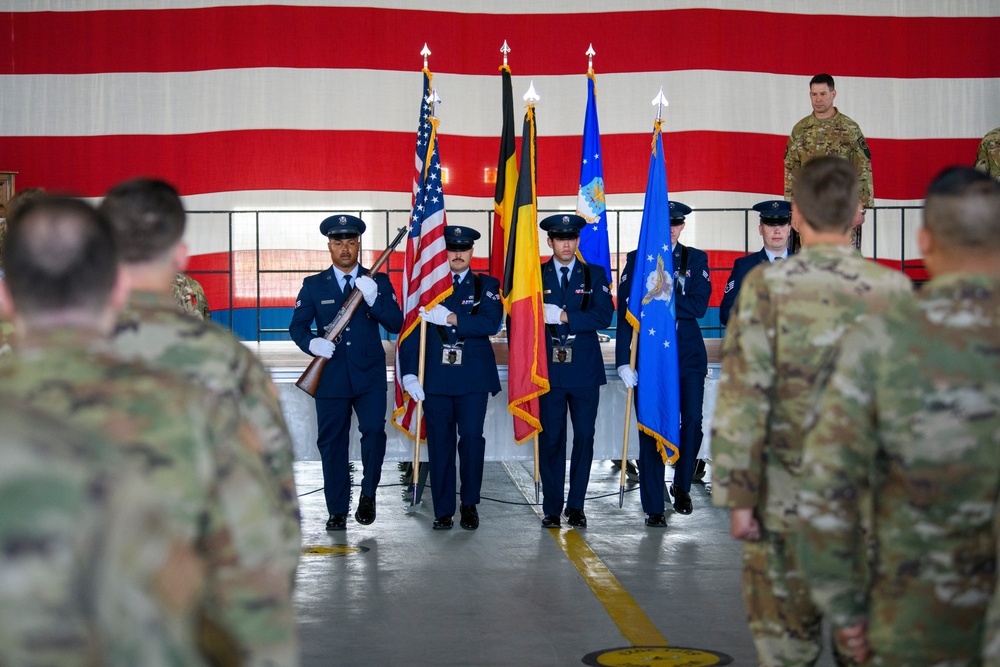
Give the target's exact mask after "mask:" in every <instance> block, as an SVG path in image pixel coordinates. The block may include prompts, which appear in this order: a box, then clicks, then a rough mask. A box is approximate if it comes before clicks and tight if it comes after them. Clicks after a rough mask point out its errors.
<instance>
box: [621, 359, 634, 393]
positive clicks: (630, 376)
mask: <svg viewBox="0 0 1000 667" xmlns="http://www.w3.org/2000/svg"><path fill="white" fill-rule="evenodd" d="M618 377H620V378H621V379H622V382H624V383H625V386H626V387H628V388H629V389H634V388H635V386H636V385H637V384H639V374H638V373H636V372H635V371H634V370H632V367H631V366H629V365H628V364H622V365H621V366H619V367H618Z"/></svg>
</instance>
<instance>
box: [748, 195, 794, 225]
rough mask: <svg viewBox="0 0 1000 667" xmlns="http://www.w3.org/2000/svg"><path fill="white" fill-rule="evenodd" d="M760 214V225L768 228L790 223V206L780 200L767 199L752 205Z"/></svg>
mask: <svg viewBox="0 0 1000 667" xmlns="http://www.w3.org/2000/svg"><path fill="white" fill-rule="evenodd" d="M753 210H755V211H757V212H758V213H760V224H762V225H768V226H770V227H778V226H780V225H787V224H788V223H790V222H791V221H792V205H791V203H789V202H787V201H784V200H782V199H769V200H767V201H762V202H760V203H759V204H754V205H753Z"/></svg>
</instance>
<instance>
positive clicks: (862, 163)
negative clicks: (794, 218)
mask: <svg viewBox="0 0 1000 667" xmlns="http://www.w3.org/2000/svg"><path fill="white" fill-rule="evenodd" d="M835 99H837V91H836V90H835V89H834V82H833V77H832V76H830V75H829V74H817V75H816V76H814V77H813V78H812V79H810V80H809V100H810V101H811V103H812V108H813V112H812V113H811V114H809V115H808V116H806V117H805V118H803V119H802V120H800V121H799V122H798V123H796V124H795V127H793V128H792V134H791V135H790V136H789V137H788V143H787V145H786V146H785V200H786V201H792V189H793V186H794V184H795V179H796V178H798V175H799V172H800V171H802V167H803V166H804V165H805V164H806V163H807V162H809V160H811V159H812V158H814V157H817V156H820V155H838V156H840V157H842V158H844V159H846V160H847V161H848V162H850V163H851V164H852V165H853V166H854V170H855V171H856V172H857V175H858V188H859V191H858V196H859V198H860V201H861V206H862V209H861V214H859V215H858V216H856V217H855V218H854V221H853V223H852V224H853V226H854V229H853V230H852V232H851V234H852V236H851V245H853V246H854V247H855V248H860V247H861V229H860V226H861V225H862V224H863V223H864V221H865V218H864V209H865V208H871V207H872V206H874V205H875V195H874V194H873V190H872V153H871V151H870V150H869V149H868V142H867V141H865V135H864V134H862V133H861V127H860V126H859V125H858V124H857V123H855V122H854V121H853V120H851V119H850V118H848V117H847V116H845V115H844V114H842V113H840V111H839V110H838V109H837V107H835V106H833V102H834V100H835ZM788 247H789V249H790V250H792V251H793V252H795V251H798V249H799V247H800V242H799V238H798V235H797V234H796V233H795V232H793V233H792V238H791V239H790V240H789V243H788Z"/></svg>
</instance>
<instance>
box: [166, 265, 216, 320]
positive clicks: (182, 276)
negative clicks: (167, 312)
mask: <svg viewBox="0 0 1000 667" xmlns="http://www.w3.org/2000/svg"><path fill="white" fill-rule="evenodd" d="M171 293H172V294H173V297H174V301H176V302H177V304H178V305H179V306H180V307H181V310H183V311H184V312H185V313H187V314H188V315H191V316H193V317H197V318H198V319H201V320H207V319H209V317H211V315H212V311H211V310H209V308H208V299H207V298H206V297H205V290H204V289H203V288H202V286H201V283H199V282H198V281H197V280H195V279H194V278H192V277H191V276H189V275H188V274H186V273H181V272H180V271H178V272H177V275H175V276H174V283H173V285H172V286H171Z"/></svg>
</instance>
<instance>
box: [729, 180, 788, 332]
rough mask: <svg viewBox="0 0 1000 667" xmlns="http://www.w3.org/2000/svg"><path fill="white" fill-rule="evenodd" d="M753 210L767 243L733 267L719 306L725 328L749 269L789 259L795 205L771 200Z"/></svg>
mask: <svg viewBox="0 0 1000 667" xmlns="http://www.w3.org/2000/svg"><path fill="white" fill-rule="evenodd" d="M753 210H755V211H757V212H758V213H760V224H759V225H757V231H758V232H760V236H761V238H762V239H764V247H763V248H761V249H760V250H759V251H758V252H755V253H753V254H752V255H747V256H746V257H740V258H739V259H737V260H736V261H735V262H734V263H733V272H732V273H730V274H729V280H727V281H726V292H725V294H724V295H723V296H722V303H721V304H720V305H719V321H720V322H722V325H723V326H725V325H726V324H728V323H729V311H730V310H732V307H733V305H734V304H735V303H736V295H738V294H739V293H740V285H742V284H743V278H745V277H746V275H747V274H748V273H749V272H750V269H752V268H753V267H755V266H757V265H758V264H763V263H764V262H767V263H769V264H770V263H771V262H774V261H775V260H779V261H780V260H783V259H787V258H788V255H789V250H788V234H789V232H791V231H792V205H791V204H790V203H788V202H786V201H781V200H777V199H772V200H769V201H762V202H760V203H759V204H754V207H753Z"/></svg>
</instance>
